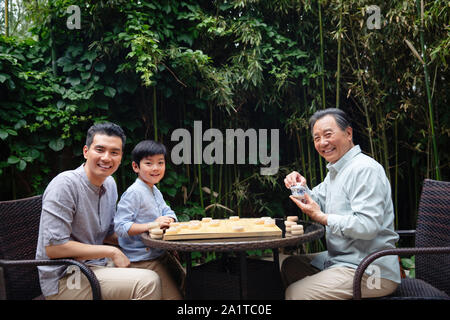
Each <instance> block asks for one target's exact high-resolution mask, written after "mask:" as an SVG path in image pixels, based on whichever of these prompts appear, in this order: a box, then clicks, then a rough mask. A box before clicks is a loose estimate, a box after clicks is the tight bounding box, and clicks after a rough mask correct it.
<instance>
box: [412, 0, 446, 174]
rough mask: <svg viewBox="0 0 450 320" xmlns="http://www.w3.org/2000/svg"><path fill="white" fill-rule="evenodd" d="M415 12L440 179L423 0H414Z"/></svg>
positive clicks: (436, 164) (438, 172) (436, 168)
mask: <svg viewBox="0 0 450 320" xmlns="http://www.w3.org/2000/svg"><path fill="white" fill-rule="evenodd" d="M416 7H417V14H418V15H419V17H420V26H419V35H420V46H421V49H422V59H423V63H422V66H423V72H424V76H425V88H426V92H427V99H428V113H429V117H430V128H431V139H432V143H433V155H434V166H435V174H436V180H441V173H440V169H439V154H438V148H437V143H436V136H435V132H434V112H433V101H432V99H431V90H430V77H429V74H428V66H427V54H426V51H425V39H424V28H423V15H424V14H423V10H424V9H423V7H424V6H423V0H421V1H420V2H419V0H416Z"/></svg>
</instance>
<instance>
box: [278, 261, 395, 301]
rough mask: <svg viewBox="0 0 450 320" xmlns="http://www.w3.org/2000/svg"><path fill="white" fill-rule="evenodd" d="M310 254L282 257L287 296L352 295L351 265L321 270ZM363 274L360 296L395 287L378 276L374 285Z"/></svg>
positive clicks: (372, 295)
mask: <svg viewBox="0 0 450 320" xmlns="http://www.w3.org/2000/svg"><path fill="white" fill-rule="evenodd" d="M313 258H314V254H312V255H299V256H290V257H288V258H286V259H285V260H284V261H283V264H282V267H281V274H282V277H283V282H284V284H285V286H286V287H287V289H286V292H285V298H286V299H287V300H344V299H351V298H352V297H353V277H354V275H355V269H353V268H349V267H336V268H328V269H325V270H323V271H320V270H319V269H317V268H315V267H313V266H312V265H311V264H310V262H311V260H312V259H313ZM368 279H369V276H368V275H367V274H364V276H363V278H362V282H361V294H362V297H363V298H376V297H383V296H386V295H389V294H391V293H392V292H394V291H395V289H396V288H397V286H398V283H396V282H394V281H391V280H388V279H384V278H380V279H378V280H379V281H378V282H377V283H376V284H375V285H374V284H373V283H372V281H369V282H370V283H368V282H367V281H368Z"/></svg>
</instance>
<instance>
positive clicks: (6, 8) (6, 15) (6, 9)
mask: <svg viewBox="0 0 450 320" xmlns="http://www.w3.org/2000/svg"><path fill="white" fill-rule="evenodd" d="M8 17H9V16H8V0H5V35H6V36H7V37H9V26H8V22H9V21H8ZM14 199H15V198H14Z"/></svg>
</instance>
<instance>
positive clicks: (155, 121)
mask: <svg viewBox="0 0 450 320" xmlns="http://www.w3.org/2000/svg"><path fill="white" fill-rule="evenodd" d="M153 128H154V129H155V141H158V118H157V113H156V86H154V87H153Z"/></svg>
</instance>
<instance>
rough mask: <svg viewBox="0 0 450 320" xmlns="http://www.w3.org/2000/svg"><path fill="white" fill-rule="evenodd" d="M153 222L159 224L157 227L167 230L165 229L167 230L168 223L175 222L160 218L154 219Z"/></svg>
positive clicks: (171, 219)
mask: <svg viewBox="0 0 450 320" xmlns="http://www.w3.org/2000/svg"><path fill="white" fill-rule="evenodd" d="M155 221H156V222H159V227H160V228H161V229H167V228H169V225H170V223H171V222H174V221H175V220H174V219H173V218H171V217H167V216H161V217H158V218H156V220H155Z"/></svg>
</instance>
